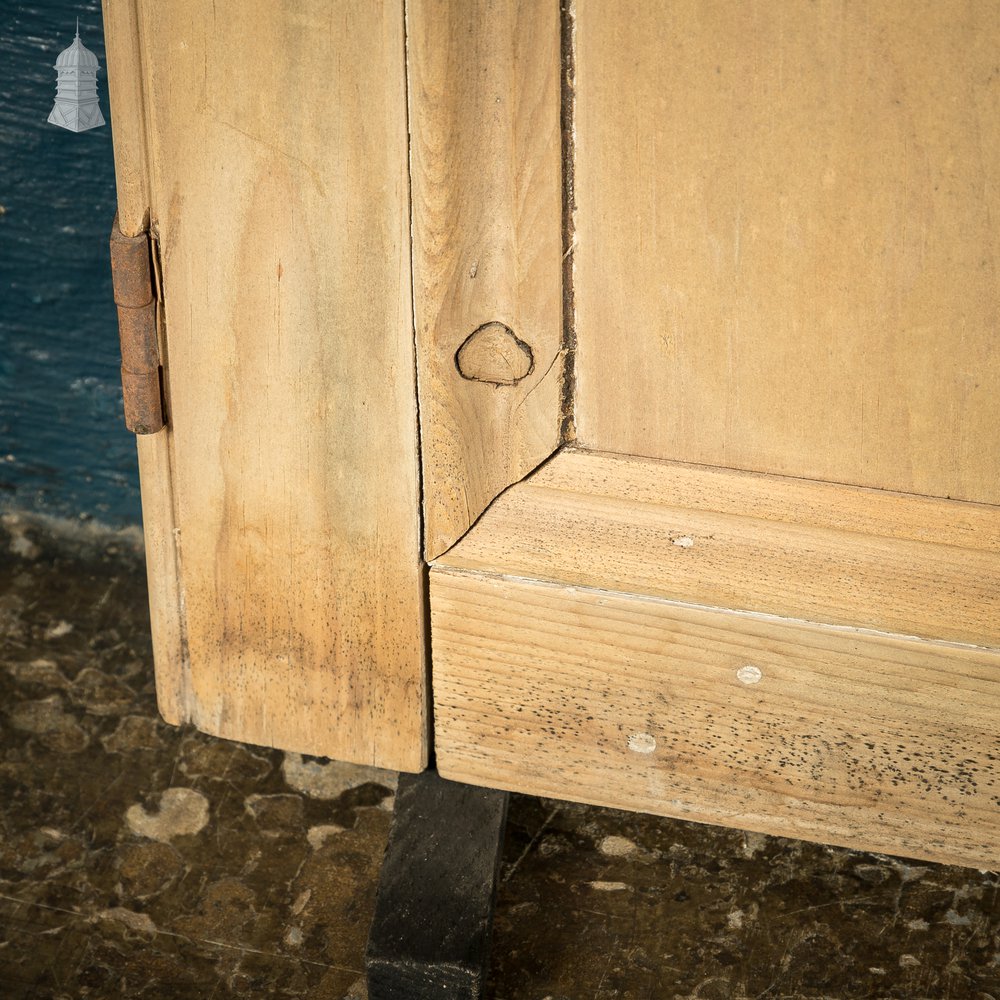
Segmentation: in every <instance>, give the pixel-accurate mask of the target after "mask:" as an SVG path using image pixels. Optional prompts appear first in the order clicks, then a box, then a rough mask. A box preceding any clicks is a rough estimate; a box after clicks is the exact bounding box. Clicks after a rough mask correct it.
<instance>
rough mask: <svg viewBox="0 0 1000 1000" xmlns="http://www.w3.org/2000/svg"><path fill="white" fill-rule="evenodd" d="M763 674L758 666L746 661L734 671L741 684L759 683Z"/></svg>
mask: <svg viewBox="0 0 1000 1000" xmlns="http://www.w3.org/2000/svg"><path fill="white" fill-rule="evenodd" d="M763 676H764V674H763V673H762V672H761V669H760V667H755V666H754V665H753V664H752V663H746V664H744V665H743V666H742V667H740V669H739V670H737V671H736V678H737V680H739V681H740V682H741V683H743V684H759V683H760V679H761V678H762V677H763Z"/></svg>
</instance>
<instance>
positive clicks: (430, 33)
mask: <svg viewBox="0 0 1000 1000" xmlns="http://www.w3.org/2000/svg"><path fill="white" fill-rule="evenodd" d="M407 30H408V39H407V43H408V65H409V102H410V103H409V107H410V129H411V135H412V147H411V162H412V175H413V274H414V303H415V312H416V328H417V351H418V359H419V373H420V427H421V456H422V462H423V481H424V518H425V524H424V545H425V553H426V555H427V557H428V558H433V557H434V556H437V555H439V554H440V553H441V552H442V551H444V550H445V549H446V548H447V547H448V546H449V545H451V544H452V543H454V542H455V541H456V540H457V539H458V538H459V537H461V535H462V534H464V532H465V531H466V530H467V529H468V527H469V525H471V524H472V522H473V521H475V519H476V518H477V517H478V516H479V514H480V513H481V512H482V511H483V510H484V509H485V507H486V506H487V505H488V504H489V502H490V501H491V500H492V499H493V498H494V497H495V496H496V495H497V494H498V493H500V492H501V491H502V490H503V489H505V488H506V487H507V486H509V485H510V484H511V483H514V482H517V481H518V480H519V479H521V478H523V477H524V476H525V475H526V474H527V473H528V472H530V471H531V470H532V469H533V468H534V467H535V466H536V465H538V463H539V462H540V461H542V460H543V459H544V458H546V457H547V456H548V455H549V454H551V452H552V451H553V450H554V449H555V448H556V447H557V446H558V443H559V436H560V420H561V414H560V406H561V392H562V352H561V338H562V333H561V326H562V313H561V310H562V299H561V273H562V263H561V256H562V249H561V242H562V235H561V234H562V221H561V211H562V210H561V204H562V202H561V176H562V175H561V144H560V128H559V106H560V38H559V6H558V4H556V3H536V2H527V0H491V2H489V3H464V4H460V3H448V2H441V0H414V2H411V3H409V4H408V5H407ZM486 324H502V325H504V326H506V327H508V328H509V330H510V331H511V332H512V333H513V335H514V336H515V337H516V338H518V340H519V341H521V342H522V343H523V344H524V345H525V346H526V347H527V348H528V349H529V350H530V355H531V359H530V370H529V371H528V372H526V373H525V372H524V370H523V367H522V366H521V356H522V355H521V351H520V350H519V349H518V348H517V346H516V345H514V344H513V342H512V341H510V340H509V339H507V340H506V341H505V340H504V339H502V338H496V339H492V340H488V339H486V338H484V339H483V340H482V343H481V345H480V347H481V350H480V351H479V352H478V353H479V357H478V358H477V361H476V363H475V364H474V365H469V366H467V367H466V368H464V369H463V371H464V373H465V376H466V377H463V374H462V372H460V371H459V367H458V365H457V352H458V351H459V348H461V347H462V346H463V344H465V342H466V341H467V338H469V337H470V336H471V335H472V334H473V332H474V331H476V330H477V329H479V328H480V327H481V326H484V325H486ZM484 353H485V354H487V355H488V357H485V358H484V357H483V355H484ZM512 364H513V365H514V367H513V369H512V368H511V365H512ZM507 372H512V374H511V375H510V376H509V377H505V373H507Z"/></svg>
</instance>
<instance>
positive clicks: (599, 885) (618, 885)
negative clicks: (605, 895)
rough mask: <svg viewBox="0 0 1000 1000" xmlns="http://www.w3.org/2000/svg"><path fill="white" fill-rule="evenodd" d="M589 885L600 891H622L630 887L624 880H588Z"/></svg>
mask: <svg viewBox="0 0 1000 1000" xmlns="http://www.w3.org/2000/svg"><path fill="white" fill-rule="evenodd" d="M587 885H589V886H590V888H591V889H596V890H597V891H598V892H621V891H622V889H627V888H628V886H627V885H626V884H625V883H624V882H588V883H587Z"/></svg>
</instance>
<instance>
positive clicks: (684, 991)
mask: <svg viewBox="0 0 1000 1000" xmlns="http://www.w3.org/2000/svg"><path fill="white" fill-rule="evenodd" d="M56 529H57V526H56V525H54V524H53V523H51V522H49V523H45V522H39V521H34V520H30V519H25V518H23V517H20V516H16V515H12V514H8V515H5V516H4V517H3V519H2V524H0V997H3V998H4V1000H19V998H29V997H30V998H59V1000H63V998H65V1000H77V998H82V997H88V998H112V997H114V998H122V997H124V998H131V997H148V998H157V1000H169V998H216V1000H223V998H228V997H255V998H258V997H269V998H271V997H275V998H286V997H287V998H298V997H309V998H316V1000H345V998H350V1000H363V997H364V994H365V990H364V983H363V972H362V955H363V951H364V945H365V940H366V935H367V929H368V923H369V921H370V919H371V913H372V906H373V900H374V889H375V885H376V881H377V878H378V870H379V865H380V862H381V858H382V852H383V850H384V847H385V842H386V838H387V835H388V830H389V823H390V820H391V810H392V799H393V789H394V787H395V783H396V776H395V774H393V773H391V772H386V771H376V770H374V769H370V768H361V767H353V766H350V765H342V764H338V763H335V762H330V761H325V760H320V759H313V758H302V757H300V756H298V755H297V754H285V753H282V752H280V751H277V750H266V749H262V748H259V747H251V746H245V745H242V744H237V743H230V742H226V741H222V740H216V739H213V738H211V737H208V736H203V735H201V734H200V733H197V732H195V731H194V730H192V729H190V728H180V729H178V728H172V727H170V726H167V725H165V724H164V723H162V722H161V721H160V720H159V717H158V716H157V714H156V706H155V698H154V692H153V678H152V666H151V657H150V645H149V637H148V629H149V620H148V614H147V611H146V591H145V580H144V576H143V572H142V566H141V547H140V542H139V539H138V537H137V535H136V534H135V533H131V532H124V533H120V534H115V535H112V534H108V533H106V532H104V533H102V532H101V531H99V530H97V529H91V530H90V532H89V533H87V532H86V531H69V530H65V529H59V530H56ZM501 878H502V887H501V893H500V899H499V903H498V909H497V917H496V929H495V935H494V948H493V981H492V983H491V986H490V991H489V993H488V997H489V998H492V1000H546V998H547V1000H583V998H586V1000H612V998H618V1000H660V998H662V1000H675V998H678V1000H679V998H684V1000H687V998H695V997H697V998H701V1000H736V998H749V997H754V998H758V997H759V998H767V1000H791V998H807V997H808V998H821V997H822V998H861V997H885V998H889V997H892V998H923V997H927V998H935V1000H939V998H954V1000H958V998H965V997H970V998H976V1000H1000V898H998V888H1000V879H998V876H997V875H996V874H995V873H991V872H982V873H980V872H976V871H970V870H966V869H961V868H950V867H945V866H940V865H931V864H926V863H922V862H921V863H916V862H912V863H911V862H906V861H902V860H898V859H893V858H888V857H882V856H877V855H870V854H863V853H858V852H851V851H846V850H841V849H835V848H827V847H822V846H817V845H811V844H804V843H800V842H798V841H791V840H784V839H780V838H776V837H765V836H762V835H759V834H748V833H741V832H739V831H732V830H721V829H715V828H710V827H704V826H700V825H696V824H692V823H684V822H678V821H672V820H666V819H659V818H655V817H650V816H643V815H635V814H630V813H623V812H617V811H613V810H608V809H597V808H592V807H586V806H577V805H572V804H568V803H562V802H552V801H547V800H539V799H533V798H529V797H525V796H515V797H514V799H513V801H512V804H511V815H510V821H509V823H508V832H507V842H506V846H505V856H504V867H503V871H502V875H501Z"/></svg>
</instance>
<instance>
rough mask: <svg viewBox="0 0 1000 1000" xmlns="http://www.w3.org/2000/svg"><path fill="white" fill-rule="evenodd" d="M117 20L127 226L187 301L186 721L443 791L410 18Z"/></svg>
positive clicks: (163, 508) (159, 657) (169, 301)
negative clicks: (437, 754) (429, 671)
mask: <svg viewBox="0 0 1000 1000" xmlns="http://www.w3.org/2000/svg"><path fill="white" fill-rule="evenodd" d="M104 14H105V24H106V33H107V48H108V61H109V67H108V70H109V71H108V77H109V88H110V98H111V105H112V110H113V114H114V124H115V157H116V170H117V176H118V189H119V219H120V224H121V227H122V231H123V232H124V233H125V235H135V234H136V233H139V232H141V231H142V230H143V229H144V228H145V227H146V226H147V225H148V227H149V228H150V230H151V232H152V235H153V236H154V238H155V243H154V245H155V246H156V247H157V248H158V261H157V263H158V266H159V270H160V273H161V286H162V308H161V310H160V314H161V319H162V323H161V345H160V351H161V360H162V362H163V369H164V385H165V391H166V404H167V417H168V427H167V429H165V430H163V431H160V432H159V433H157V434H155V435H150V436H148V437H145V438H140V441H139V451H140V467H141V477H142V493H143V509H144V522H145V534H146V544H147V561H148V571H149V580H150V591H151V607H152V622H153V632H154V646H155V651H156V674H157V691H158V696H159V702H160V707H161V711H162V712H163V715H164V716H165V718H166V719H167V720H168V721H170V722H174V723H180V722H191V723H193V724H194V725H195V726H197V727H198V728H200V729H202V730H205V731H207V732H210V733H213V734H215V735H219V736H224V737H227V738H231V739H238V740H244V741H247V742H251V743H259V744H266V745H273V746H279V747H282V748H285V749H290V750H298V751H302V752H306V753H312V754H323V755H329V756H333V757H338V758H341V759H347V760H353V761H359V762H364V763H369V764H377V765H381V766H385V767H393V768H401V769H406V770H420V769H421V768H422V767H424V766H425V763H426V720H427V685H426V673H425V660H424V626H423V622H424V611H423V602H424V594H423V584H422V578H423V569H422V563H421V558H420V527H419V509H420V508H419V486H418V480H417V470H418V462H417V426H416V421H417V407H416V386H415V360H414V346H413V334H412V320H411V286H410V244H409V184H408V163H407V157H408V144H407V127H406V76H405V73H406V68H405V40H404V22H403V5H402V2H401V0H397V2H391V0H387V2H384V3H377V4H375V3H369V2H367V0H358V2H344V3H335V4H331V3H326V2H318V0H307V2H296V3H294V4H293V3H270V2H265V0H241V2H239V3H237V2H235V0H215V2H214V3H212V4H203V3H200V2H195V0H167V2H153V0H105V4H104ZM109 221H110V220H109Z"/></svg>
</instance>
